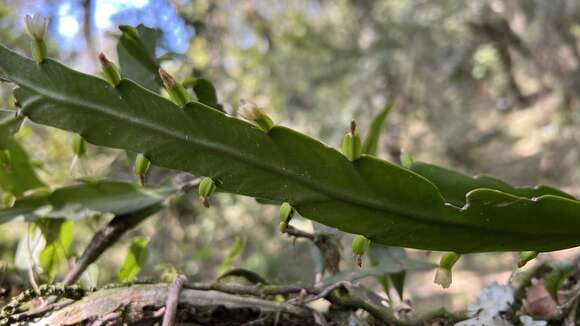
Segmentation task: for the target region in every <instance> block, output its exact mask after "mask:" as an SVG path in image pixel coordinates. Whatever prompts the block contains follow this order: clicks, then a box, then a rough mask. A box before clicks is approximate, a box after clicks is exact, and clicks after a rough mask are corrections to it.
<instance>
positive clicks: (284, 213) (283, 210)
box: [279, 203, 295, 233]
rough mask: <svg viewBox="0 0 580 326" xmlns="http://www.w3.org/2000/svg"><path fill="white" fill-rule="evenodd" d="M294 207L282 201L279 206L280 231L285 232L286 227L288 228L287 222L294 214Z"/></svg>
mask: <svg viewBox="0 0 580 326" xmlns="http://www.w3.org/2000/svg"><path fill="white" fill-rule="evenodd" d="M294 211H295V210H294V208H293V207H292V206H291V205H290V204H289V203H283V204H282V205H281V206H280V225H279V229H280V233H286V229H288V223H290V220H291V219H292V216H294Z"/></svg>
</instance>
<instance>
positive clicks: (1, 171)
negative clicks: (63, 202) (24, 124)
mask: <svg viewBox="0 0 580 326" xmlns="http://www.w3.org/2000/svg"><path fill="white" fill-rule="evenodd" d="M7 151H8V153H9V156H10V163H9V164H8V165H6V166H4V165H0V187H1V188H2V190H3V191H6V192H9V193H11V194H12V195H14V196H16V197H20V196H22V194H24V192H26V191H28V190H31V189H35V188H40V187H44V183H42V181H40V179H39V178H38V176H37V175H36V172H35V171H34V167H33V166H32V164H31V163H30V159H29V158H28V154H26V152H25V151H24V149H23V148H22V147H21V146H20V144H18V143H17V142H16V141H14V140H12V141H9V142H8V149H7ZM0 215H1V213H0ZM0 223H2V218H1V217H0Z"/></svg>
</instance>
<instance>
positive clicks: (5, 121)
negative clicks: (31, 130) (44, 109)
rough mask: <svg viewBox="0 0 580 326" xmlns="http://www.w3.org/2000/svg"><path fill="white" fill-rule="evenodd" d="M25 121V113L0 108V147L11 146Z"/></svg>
mask: <svg viewBox="0 0 580 326" xmlns="http://www.w3.org/2000/svg"><path fill="white" fill-rule="evenodd" d="M23 121H24V115H21V114H18V111H16V110H3V109H0V149H7V148H8V147H9V146H10V144H11V143H12V139H13V138H14V134H15V133H17V132H18V130H19V129H20V126H21V125H22V122H23Z"/></svg>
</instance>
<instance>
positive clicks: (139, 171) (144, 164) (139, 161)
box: [135, 154, 151, 186]
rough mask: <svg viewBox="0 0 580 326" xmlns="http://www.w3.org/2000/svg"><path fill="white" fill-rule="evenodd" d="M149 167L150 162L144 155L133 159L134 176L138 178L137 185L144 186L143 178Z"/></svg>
mask: <svg viewBox="0 0 580 326" xmlns="http://www.w3.org/2000/svg"><path fill="white" fill-rule="evenodd" d="M149 166H151V161H149V159H148V158H146V157H145V155H143V154H138V155H137V157H136V158H135V174H136V175H137V177H139V183H140V184H141V185H142V186H143V185H145V176H146V175H147V171H149Z"/></svg>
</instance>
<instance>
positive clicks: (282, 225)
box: [278, 222, 288, 233]
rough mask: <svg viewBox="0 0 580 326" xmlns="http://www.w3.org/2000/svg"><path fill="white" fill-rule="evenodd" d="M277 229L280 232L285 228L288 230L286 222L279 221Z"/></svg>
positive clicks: (284, 231) (284, 230)
mask: <svg viewBox="0 0 580 326" xmlns="http://www.w3.org/2000/svg"><path fill="white" fill-rule="evenodd" d="M278 230H280V233H286V230H288V223H286V222H280V224H279V225H278Z"/></svg>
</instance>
